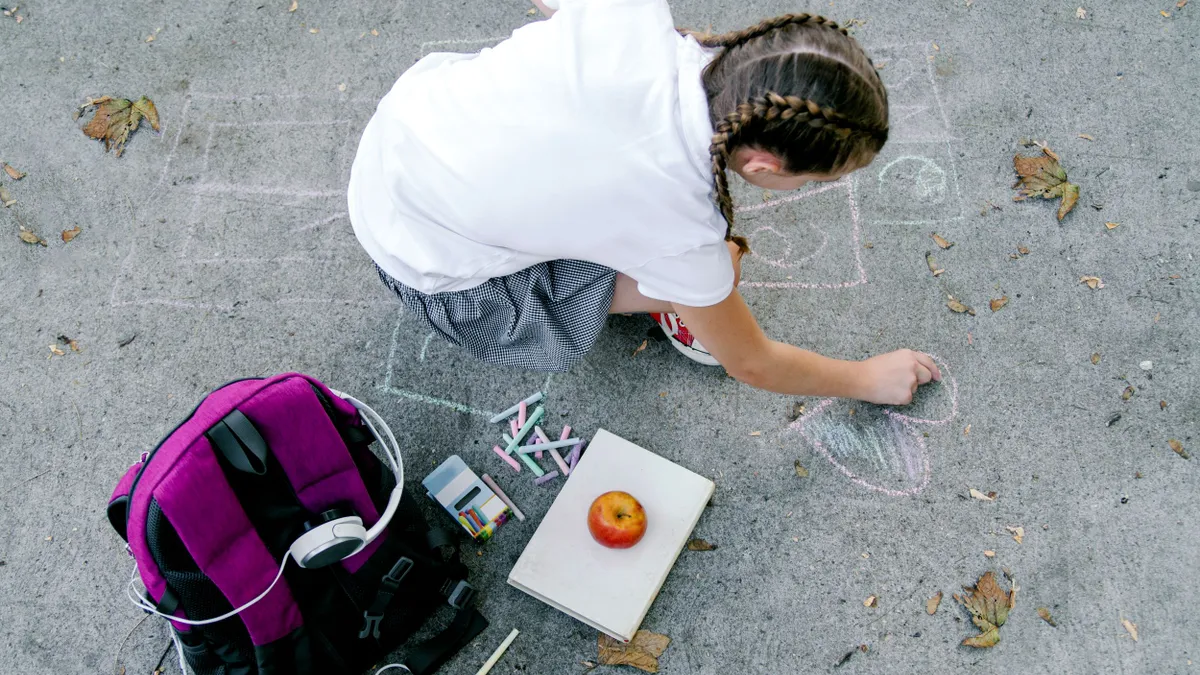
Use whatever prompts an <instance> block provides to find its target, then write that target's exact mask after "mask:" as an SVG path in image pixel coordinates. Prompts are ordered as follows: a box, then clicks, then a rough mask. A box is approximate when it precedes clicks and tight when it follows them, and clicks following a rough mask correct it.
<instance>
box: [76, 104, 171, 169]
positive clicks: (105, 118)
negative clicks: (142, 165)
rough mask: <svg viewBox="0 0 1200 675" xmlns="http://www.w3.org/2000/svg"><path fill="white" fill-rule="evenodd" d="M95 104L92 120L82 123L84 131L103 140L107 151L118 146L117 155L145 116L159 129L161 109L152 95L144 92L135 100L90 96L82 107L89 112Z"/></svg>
mask: <svg viewBox="0 0 1200 675" xmlns="http://www.w3.org/2000/svg"><path fill="white" fill-rule="evenodd" d="M93 107H94V108H95V113H94V114H93V116H92V119H91V121H90V122H88V123H87V125H86V126H84V127H83V133H84V134H86V135H87V136H89V137H90V138H94V139H96V140H98V141H104V149H105V151H109V150H115V154H116V155H117V157H120V156H121V153H123V152H124V151H125V143H126V142H127V141H128V140H129V135H130V134H132V133H133V132H134V131H135V130H136V129H137V128H138V126H139V125H140V124H141V122H142V118H143V117H145V118H146V119H147V121H148V122H150V126H151V127H153V128H154V129H156V130H157V129H158V111H157V110H156V109H155V108H154V104H153V103H152V102H151V101H150V99H148V98H146V97H145V96H143V97H142V98H140V99H138V101H137V103H136V104H135V103H133V102H132V101H130V100H129V99H125V98H113V97H111V96H101V97H100V98H96V99H88V102H87V103H85V104H83V106H81V107H80V109H79V111H80V112H81V113H82V112H86V111H87V109H88V108H93Z"/></svg>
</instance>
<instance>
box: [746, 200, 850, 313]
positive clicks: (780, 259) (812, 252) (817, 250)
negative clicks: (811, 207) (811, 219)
mask: <svg viewBox="0 0 1200 675" xmlns="http://www.w3.org/2000/svg"><path fill="white" fill-rule="evenodd" d="M835 190H837V191H841V190H844V191H845V193H846V209H847V214H848V216H849V225H850V227H849V229H850V232H849V237H848V238H846V237H845V236H844V235H842V236H843V238H844V241H845V245H846V246H848V248H849V249H850V251H849V252H845V253H843V252H841V251H839V254H840V255H843V256H844V257H845V258H848V259H850V260H851V261H852V262H851V266H852V270H850V271H848V273H847V276H848V277H849V278H848V279H847V280H845V281H841V282H814V281H797V280H791V279H782V280H781V279H778V278H775V279H768V280H762V279H755V278H754V277H755V276H756V275H757V276H770V275H764V274H762V273H761V272H762V271H763V270H762V268H760V269H759V271H758V272H756V271H755V270H754V267H755V266H756V265H758V264H759V263H762V264H765V265H767V266H768V267H770V268H773V269H775V270H784V271H787V270H797V269H801V268H804V267H805V266H806V263H809V262H811V261H812V260H814V259H816V258H819V257H824V256H823V255H822V254H825V253H826V249H827V248H828V246H827V244H828V243H829V240H830V233H829V231H828V230H826V229H822V228H820V227H818V226H816V225H813V224H811V223H803V224H800V223H797V224H796V227H804V228H805V229H806V230H807V231H809V232H811V233H815V234H816V235H817V236H818V237H819V238H820V243H817V244H812V245H808V246H806V247H804V248H803V250H802V252H801V253H800V254H799V255H798V256H797V255H794V251H795V249H796V247H795V245H794V244H793V237H796V236H797V235H798V234H801V232H797V233H792V232H784V231H781V229H780V228H781V227H782V226H779V227H777V226H775V225H767V226H761V227H758V228H756V229H754V230H751V231H750V235H749V237H748V238H749V239H750V242H751V248H752V249H753V248H755V247H756V246H757V245H758V244H759V243H762V244H765V246H763V251H762V253H763V256H762V257H761V258H759V257H758V256H750V257H748V258H746V259H745V260H744V261H743V275H742V277H743V278H742V282H741V284H740V286H741V287H744V288H770V289H840V288H851V287H853V286H859V285H862V284H865V283H867V272H866V269H865V268H864V267H863V264H862V253H861V249H862V235H861V230H860V225H859V217H858V203H857V201H856V199H855V195H854V183H853V181H852V180H850V179H849V178H842V179H841V180H838V181H836V182H833V183H827V184H823V185H821V186H819V187H814V188H811V189H809V190H806V191H804V192H800V193H797V194H792V195H788V196H786V197H781V198H777V199H772V200H769V201H767V202H765V203H763V204H754V205H752V206H745V207H741V208H739V209H737V211H738V212H739V213H754V212H757V211H761V210H763V209H766V208H771V207H778V206H782V205H785V204H791V203H794V202H797V201H800V200H803V199H809V198H811V197H815V196H817V195H821V194H825V193H827V192H831V191H835ZM827 227H829V226H827Z"/></svg>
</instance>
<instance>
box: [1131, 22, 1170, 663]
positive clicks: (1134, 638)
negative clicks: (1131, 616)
mask: <svg viewBox="0 0 1200 675" xmlns="http://www.w3.org/2000/svg"><path fill="white" fill-rule="evenodd" d="M1158 13H1159V14H1162V15H1163V17H1164V18H1167V19H1169V18H1171V13H1170V12H1168V11H1167V10H1165V9H1160V10H1158ZM1134 639H1135V640H1136V639H1137V638H1134Z"/></svg>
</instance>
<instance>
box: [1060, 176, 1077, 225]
mask: <svg viewBox="0 0 1200 675" xmlns="http://www.w3.org/2000/svg"><path fill="white" fill-rule="evenodd" d="M1078 201H1079V186H1078V185H1076V184H1074V183H1064V184H1063V195H1062V201H1061V202H1059V203H1058V219H1059V220H1062V219H1063V218H1065V217H1066V215H1067V214H1068V213H1070V212H1071V209H1073V208H1075V204H1076V203H1077V202H1078Z"/></svg>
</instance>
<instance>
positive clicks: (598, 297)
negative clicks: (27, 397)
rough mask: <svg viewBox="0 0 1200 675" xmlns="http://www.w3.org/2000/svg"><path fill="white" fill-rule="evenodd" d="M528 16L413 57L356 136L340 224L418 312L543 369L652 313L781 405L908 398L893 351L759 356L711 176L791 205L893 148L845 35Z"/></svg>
mask: <svg viewBox="0 0 1200 675" xmlns="http://www.w3.org/2000/svg"><path fill="white" fill-rule="evenodd" d="M543 1H544V0H534V2H535V3H536V4H538V6H539V7H540V8H541V9H542V11H543V13H545V14H546V15H547V16H548V17H549V19H548V20H547V21H543V22H538V23H534V24H531V25H528V26H525V27H523V28H521V29H519V30H517V31H516V32H514V33H513V35H512V37H511V38H510V39H508V40H506V41H504V42H502V43H501V44H499V45H498V46H496V47H495V48H493V49H485V50H483V51H482V52H480V53H478V54H431V55H429V56H427V57H425V58H423V59H421V60H420V61H419V62H418V63H417V64H416V65H415V66H413V67H412V68H410V69H409V70H408V71H407V72H406V73H404V75H403V76H402V77H401V78H400V79H399V81H397V82H396V84H395V86H394V87H393V88H392V90H391V92H390V93H388V95H387V96H385V97H384V99H383V100H382V101H381V102H380V104H379V107H378V109H377V111H376V112H375V115H374V116H373V117H372V119H371V121H370V123H369V124H368V125H367V127H366V129H365V131H364V132H363V137H362V141H361V143H360V145H359V148H358V154H357V156H356V158H355V161H354V167H353V169H352V171H351V177H350V187H349V206H350V219H351V222H352V223H353V225H354V231H355V234H356V235H357V237H358V239H359V241H360V242H361V243H362V245H363V247H364V248H365V249H366V250H367V253H369V254H370V256H371V258H372V259H373V260H374V261H375V264H376V267H377V268H378V271H379V276H380V278H381V279H382V280H383V282H384V283H385V284H386V285H387V286H388V287H389V288H391V289H392V290H393V291H394V292H395V293H396V294H397V295H398V296H400V299H401V301H402V302H403V303H404V305H405V306H406V307H407V308H408V309H409V310H410V311H411V312H412V313H413V314H414V315H416V316H417V317H418V318H419V319H421V320H422V321H423V322H424V323H425V324H427V325H428V326H429V327H430V329H431V330H433V331H435V332H436V333H438V334H439V335H441V336H442V337H443V338H444V339H446V340H448V341H449V342H451V343H453V344H456V345H459V346H462V347H464V348H465V349H467V350H468V351H470V352H471V353H472V354H474V355H475V356H477V357H479V358H480V359H482V360H484V361H487V362H490V363H499V364H506V365H511V366H518V367H522V368H530V369H536V370H549V371H564V370H567V369H568V368H570V366H571V365H572V364H574V363H575V362H576V361H578V360H579V359H580V358H582V357H583V356H584V355H585V354H586V353H587V352H588V350H589V349H590V348H591V347H592V345H593V344H594V343H595V341H596V338H597V336H598V334H599V332H600V330H601V329H602V328H603V326H604V323H605V320H606V317H607V315H608V314H609V313H618V312H619V313H630V312H649V313H653V314H655V315H656V318H657V319H658V320H659V322H660V324H662V325H663V327H664V329H665V330H666V331H667V334H668V335H669V336H670V337H671V339H672V342H673V344H675V346H676V347H677V348H679V349H680V351H682V352H684V353H685V354H688V355H689V356H692V357H693V358H695V359H696V360H699V361H702V362H706V363H710V364H714V365H715V364H717V363H719V364H720V365H722V366H724V367H725V369H726V370H727V371H728V372H729V374H730V375H732V376H733V377H736V378H738V379H739V380H742V381H743V382H746V383H748V384H750V385H752V386H755V387H760V388H763V389H768V390H771V391H775V392H779V393H783V394H794V395H811V396H840V397H849V398H857V399H862V400H866V401H871V402H874V403H881V404H905V403H908V402H909V401H911V399H912V396H913V393H914V392H915V391H916V389H917V386H918V385H920V384H924V383H926V382H929V381H930V380H937V379H940V377H941V375H940V373H939V372H938V369H937V366H936V365H934V363H933V361H932V359H930V358H929V357H928V356H927V355H925V354H921V353H918V352H913V351H910V350H906V349H905V350H899V351H895V352H891V353H889V354H883V355H880V356H875V357H873V358H869V359H866V360H864V361H858V362H851V361H841V360H836V359H831V358H826V357H823V356H820V355H818V354H814V353H812V352H809V351H805V350H803V349H800V348H798V347H794V346H792V345H788V344H784V343H780V342H775V341H772V340H770V339H768V338H767V337H766V336H765V335H764V334H763V332H762V330H761V329H760V328H759V326H758V323H757V322H756V321H755V319H754V317H753V316H752V315H751V313H750V310H749V308H748V307H747V306H746V303H745V302H744V301H743V300H742V297H741V295H740V294H739V293H738V290H737V284H738V280H739V277H740V273H741V257H742V255H743V254H745V253H746V252H748V248H747V245H746V242H745V240H744V239H742V238H741V237H738V236H735V235H734V229H733V226H734V217H733V216H734V210H733V203H732V200H731V198H730V196H729V186H728V183H727V177H726V172H727V171H731V170H732V171H733V172H735V173H737V174H738V175H740V176H741V177H742V178H744V179H745V180H746V181H747V182H749V183H750V184H752V185H756V186H758V187H761V188H764V189H767V190H775V191H778V190H794V189H797V188H799V187H801V186H802V185H804V184H805V183H807V182H809V181H832V180H838V179H840V178H841V177H842V176H844V175H846V174H847V173H849V172H851V171H854V170H855V169H859V168H862V167H864V166H866V165H867V164H869V163H870V162H871V160H872V159H874V157H875V155H876V154H877V153H878V152H879V150H880V148H882V147H883V144H884V142H885V141H886V139H887V133H888V124H887V119H888V117H887V93H886V92H885V91H884V88H883V84H882V82H881V81H880V79H879V76H878V74H877V73H876V71H875V68H874V66H873V65H872V63H871V61H870V60H869V59H868V58H867V55H866V54H865V53H864V52H863V50H862V48H861V47H860V46H859V45H858V43H857V42H856V41H855V40H854V39H853V38H851V37H849V36H848V34H847V32H846V31H845V30H844V29H841V28H839V27H838V25H837V24H836V23H833V22H832V21H829V20H828V19H825V18H822V17H819V16H812V15H808V14H789V15H785V16H781V17H778V18H775V19H769V20H767V21H764V22H762V23H760V24H758V25H757V26H753V27H751V28H748V29H746V30H743V31H738V32H734V33H727V34H724V35H716V36H697V35H688V36H682V35H680V34H679V33H677V32H676V30H675V29H674V28H673V25H674V24H673V22H672V20H671V14H670V11H669V10H668V8H667V4H666V2H665V0H561V3H562V7H561V10H560V11H555V9H552V8H550V7H547V6H546V5H544V4H542V2H543ZM547 4H549V3H547ZM556 4H557V3H556ZM685 326H686V327H685Z"/></svg>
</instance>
